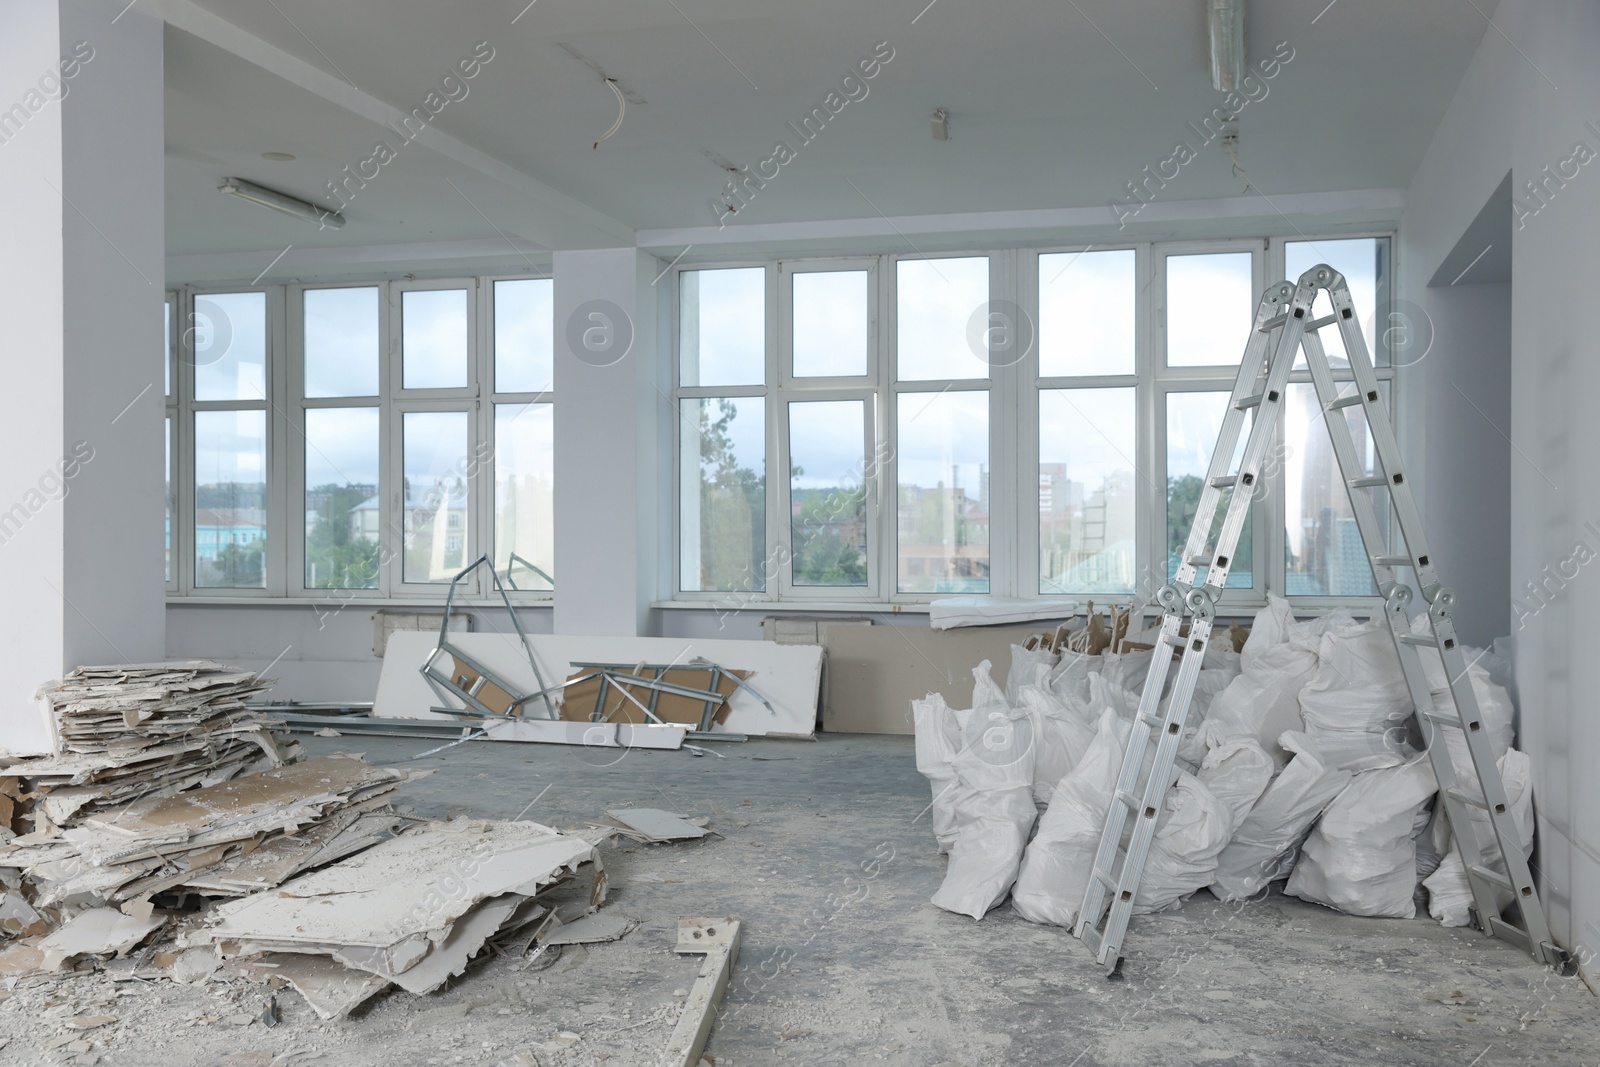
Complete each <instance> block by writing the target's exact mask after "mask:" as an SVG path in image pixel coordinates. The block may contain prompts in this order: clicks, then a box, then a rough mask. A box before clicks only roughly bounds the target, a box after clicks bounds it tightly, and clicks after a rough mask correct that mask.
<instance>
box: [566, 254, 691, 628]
mask: <svg viewBox="0 0 1600 1067" xmlns="http://www.w3.org/2000/svg"><path fill="white" fill-rule="evenodd" d="M554 261H555V333H556V347H555V353H556V365H555V395H556V407H555V468H556V469H555V522H556V542H555V547H556V551H555V579H556V594H555V632H556V633H558V634H608V635H626V636H636V635H642V634H650V633H653V632H654V631H655V622H654V618H653V613H652V611H651V609H650V603H651V601H653V600H655V599H657V598H658V597H659V596H660V595H661V592H660V588H659V576H660V574H661V573H663V572H662V567H663V566H664V561H665V559H666V547H665V545H664V543H663V537H664V534H663V533H662V529H663V523H662V519H661V516H662V515H663V514H664V512H663V501H664V500H665V497H666V494H667V493H668V492H669V491H670V465H669V464H670V450H669V449H667V448H664V447H663V445H662V442H661V429H662V426H663V425H664V424H665V423H664V414H663V413H665V414H666V415H670V412H671V402H670V399H669V398H670V396H671V390H670V389H669V388H668V385H667V381H666V378H665V375H664V372H663V369H662V368H663V366H664V364H665V362H667V361H666V359H665V356H664V354H663V353H661V352H659V351H658V348H659V346H658V344H657V321H656V318H657V314H658V304H657V295H658V288H659V287H658V285H657V283H656V281H655V279H656V274H657V272H658V271H660V269H661V265H660V264H659V263H658V262H657V261H656V259H655V258H654V257H653V256H649V255H646V254H644V253H641V252H638V251H636V250H635V249H632V248H621V249H600V250H594V251H584V252H557V253H556V254H555V257H554ZM661 284H665V281H664V280H663V282H662V283H661Z"/></svg>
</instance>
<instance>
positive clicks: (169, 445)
mask: <svg viewBox="0 0 1600 1067" xmlns="http://www.w3.org/2000/svg"><path fill="white" fill-rule="evenodd" d="M166 433H167V485H166V496H167V539H166V546H167V548H166V565H167V569H166V574H167V581H169V582H170V581H172V416H171V415H168V416H167V419H166Z"/></svg>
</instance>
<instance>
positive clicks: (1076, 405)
mask: <svg viewBox="0 0 1600 1067" xmlns="http://www.w3.org/2000/svg"><path fill="white" fill-rule="evenodd" d="M1390 245H1391V242H1390V238H1389V237H1388V236H1383V235H1379V236H1362V237H1339V238H1329V239H1318V240H1281V239H1271V240H1267V239H1259V240H1247V241H1227V242H1210V243H1206V244H1190V243H1186V244H1154V245H1151V244H1143V245H1137V246H1129V247H1121V248H1118V247H1093V246H1091V247H1089V248H1076V249H1064V250H1059V251H1056V250H1048V251H1036V250H1017V249H1010V250H1002V251H989V252H984V253H972V254H962V255H951V254H940V255H937V256H922V255H914V254H913V255H885V256H875V257H869V258H862V259H840V260H816V259H811V260H796V261H787V260H784V261H778V262H762V263H737V264H715V265H684V266H680V267H678V268H677V269H676V271H675V278H676V286H677V294H676V301H675V307H676V317H675V331H676V338H675V346H674V348H675V352H676V364H675V369H676V375H677V377H676V382H675V388H676V400H677V404H678V405H679V414H680V416H681V419H680V422H679V433H678V462H677V498H678V509H677V523H676V534H675V536H676V546H675V548H676V553H675V554H676V559H677V585H676V595H677V597H678V598H679V599H683V600H696V599H705V600H712V601H718V602H729V601H737V602H745V601H753V600H773V599H792V600H799V601H810V602H813V603H817V602H821V601H832V602H841V603H845V604H851V603H856V602H867V603H886V602H896V601H921V600H927V599H930V598H933V597H937V596H943V595H961V594H991V595H997V596H1023V597H1029V596H1056V595H1065V596H1096V595H1099V596H1104V597H1108V598H1109V597H1112V596H1115V597H1123V596H1130V595H1143V596H1148V595H1150V594H1152V593H1153V592H1154V591H1155V589H1157V588H1159V586H1160V585H1161V584H1163V583H1164V582H1165V581H1166V580H1167V579H1168V578H1169V577H1170V575H1171V574H1172V573H1173V572H1174V571H1175V570H1176V567H1177V562H1178V554H1179V553H1180V552H1181V551H1182V548H1183V543H1184V541H1185V539H1186V538H1187V536H1188V531H1189V525H1190V523H1191V521H1192V519H1193V515H1194V510H1195V507H1196V504H1197V502H1198V499H1199V495H1200V488H1201V483H1202V481H1203V478H1204V475H1205V472H1206V468H1207V466H1208V464H1209V461H1210V458H1211V451H1212V448H1213V446H1214V443H1215V439H1216V436H1217V433H1218V430H1219V429H1220V426H1221V422H1222V417H1223V414H1224V412H1225V410H1226V408H1227V401H1228V396H1229V392H1230V390H1231V389H1232V387H1233V381H1234V376H1235V374H1236V373H1237V369H1238V364H1239V360H1240V357H1241V355H1242V353H1243V351H1244V345H1245V342H1246V340H1247V338H1248V337H1249V334H1250V329H1251V325H1252V323H1253V321H1254V317H1255V311H1256V306H1257V302H1258V300H1259V297H1260V294H1261V293H1262V291H1263V290H1264V289H1265V288H1266V286H1267V285H1268V284H1269V282H1273V281H1276V280H1277V279H1280V278H1283V277H1288V278H1290V279H1295V278H1298V277H1299V275H1300V274H1301V273H1302V272H1304V271H1305V270H1306V269H1308V268H1309V267H1311V266H1313V265H1315V264H1317V263H1319V262H1327V263H1330V264H1331V265H1332V266H1334V267H1335V268H1336V269H1338V270H1340V271H1341V272H1343V273H1344V275H1345V277H1346V278H1347V280H1348V282H1349V284H1350V288H1351V293H1352V297H1353V299H1354V302H1355V307H1356V309H1357V311H1358V313H1359V315H1360V317H1361V319H1362V325H1363V328H1364V334H1365V338H1366V342H1367V347H1368V350H1369V353H1370V354H1371V356H1372V358H1373V359H1374V361H1375V363H1376V364H1377V367H1378V376H1379V378H1380V380H1381V381H1382V387H1383V388H1384V389H1385V390H1386V398H1387V399H1388V400H1389V401H1390V403H1391V410H1392V403H1393V400H1394V391H1393V388H1394V381H1393V379H1394V376H1395V369H1394V367H1393V362H1394V360H1393V359H1392V357H1391V353H1390V352H1389V351H1388V345H1389V344H1390V343H1391V340H1392V337H1391V334H1392V331H1390V330H1388V329H1386V328H1380V324H1387V323H1388V321H1389V314H1390V305H1391V302H1392V282H1391V279H1392V276H1393V271H1392V269H1391V265H1390V254H1391V248H1390ZM1326 299H1327V298H1326V297H1325V296H1324V297H1321V298H1320V301H1321V304H1325V303H1326ZM1319 308H1320V309H1319V310H1318V311H1317V314H1318V315H1324V314H1327V313H1328V312H1329V310H1330V309H1328V308H1327V307H1325V306H1321V305H1320V304H1319ZM1322 337H1323V341H1324V344H1325V345H1326V347H1327V350H1328V354H1329V358H1330V363H1331V364H1332V366H1333V368H1334V376H1335V378H1336V379H1338V380H1339V381H1341V382H1349V381H1350V379H1351V375H1350V373H1349V371H1348V362H1347V360H1346V359H1345V356H1344V349H1343V344H1342V341H1341V339H1340V337H1339V334H1338V331H1337V330H1335V329H1326V330H1324V331H1322ZM1346 388H1347V389H1353V384H1351V385H1349V386H1347V387H1346ZM1287 399H1288V403H1287V405H1286V410H1285V411H1284V413H1283V415H1282V418H1281V420H1280V424H1279V425H1278V426H1277V427H1275V439H1274V441H1273V448H1272V452H1271V458H1270V460H1269V468H1268V469H1269V473H1270V474H1271V477H1270V478H1268V479H1264V480H1263V481H1264V482H1265V484H1264V485H1263V486H1262V487H1261V489H1260V490H1258V496H1257V499H1255V500H1254V501H1253V503H1252V506H1251V512H1250V519H1249V522H1248V523H1247V525H1246V527H1245V531H1244V534H1243V537H1242V539H1241V542H1240V544H1239V547H1238V549H1237V550H1236V553H1235V560H1236V562H1235V564H1234V566H1233V568H1232V571H1231V573H1230V576H1229V583H1228V584H1229V593H1228V597H1227V601H1231V602H1232V603H1234V604H1236V605H1239V606H1244V605H1245V604H1248V603H1252V602H1260V601H1261V600H1262V599H1263V598H1264V596H1265V594H1266V593H1267V592H1268V591H1272V592H1275V593H1280V594H1285V595H1288V596H1294V597H1302V598H1307V599H1306V601H1305V603H1307V604H1308V605H1309V604H1311V603H1312V602H1313V600H1314V599H1316V598H1323V599H1329V600H1332V599H1342V598H1349V597H1364V596H1370V595H1372V594H1373V589H1372V582H1371V575H1370V570H1369V568H1368V565H1367V562H1366V557H1365V554H1364V552H1363V550H1362V546H1361V542H1360V536H1359V533H1358V531H1357V529H1356V524H1355V519H1354V515H1353V513H1352V511H1351V508H1350V504H1349V500H1348V498H1347V496H1346V494H1345V490H1344V483H1343V481H1342V480H1341V479H1340V477H1339V472H1338V469H1337V465H1336V463H1335V461H1334V457H1333V453H1332V450H1331V447H1330V445H1329V441H1328V435H1327V431H1326V428H1325V426H1324V424H1323V419H1322V411H1321V408H1320V406H1319V405H1318V403H1317V399H1316V395H1315V391H1314V389H1313V387H1312V385H1311V381H1310V375H1309V372H1308V371H1307V370H1305V369H1304V361H1303V357H1302V359H1301V361H1300V362H1299V364H1298V365H1297V369H1296V371H1295V372H1294V374H1293V376H1292V384H1291V386H1290V390H1289V395H1288V398H1287ZM1345 410H1346V411H1349V412H1351V426H1352V430H1353V431H1354V432H1355V435H1356V441H1357V445H1358V448H1361V447H1362V446H1363V445H1364V443H1365V442H1366V441H1367V435H1366V432H1365V426H1364V425H1361V419H1362V416H1361V415H1360V411H1361V409H1360V408H1359V407H1355V408H1347V409H1345ZM1241 444H1242V442H1241ZM1369 452H1370V449H1369ZM1368 462H1369V464H1370V462H1371V456H1370V455H1369V456H1368ZM1370 491H1371V492H1377V493H1381V492H1382V490H1381V489H1379V490H1370ZM1378 503H1380V504H1381V503H1382V502H1381V501H1378ZM1379 510H1380V514H1386V513H1387V509H1386V508H1382V507H1380V509H1379ZM1262 531H1267V533H1266V534H1263V533H1262Z"/></svg>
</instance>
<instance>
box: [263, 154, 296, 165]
mask: <svg viewBox="0 0 1600 1067" xmlns="http://www.w3.org/2000/svg"><path fill="white" fill-rule="evenodd" d="M261 158H262V159H265V160H269V161H271V162H273V163H293V162H294V154H293V153H291V152H263V153H261Z"/></svg>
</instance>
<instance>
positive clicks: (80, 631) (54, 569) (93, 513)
mask: <svg viewBox="0 0 1600 1067" xmlns="http://www.w3.org/2000/svg"><path fill="white" fill-rule="evenodd" d="M122 9H123V4H121V3H112V2H99V0H29V2H28V3H8V4H4V5H0V203H3V204H5V205H6V221H5V228H6V234H5V240H4V243H3V244H0V300H3V301H4V303H5V315H4V321H5V334H4V339H3V341H0V345H3V349H0V350H3V352H4V360H3V366H4V368H5V372H6V388H5V390H4V392H3V393H0V396H3V397H4V400H3V401H0V403H3V406H4V416H3V417H0V457H3V461H0V749H5V750H9V751H14V752H33V751H41V750H44V749H46V748H48V746H49V743H50V739H49V730H48V723H47V720H46V718H45V716H44V715H43V714H42V712H41V710H40V709H39V707H38V705H37V704H36V703H35V702H34V701H33V694H34V691H35V690H36V689H37V688H38V686H39V685H40V684H41V683H43V682H46V681H48V680H50V679H52V678H57V677H60V675H61V674H62V673H63V672H64V671H65V670H68V669H70V668H72V667H74V666H78V665H80V664H85V663H116V662H137V661H147V660H156V659H160V658H162V656H163V655H164V653H165V642H166V638H165V634H166V631H165V621H164V614H165V608H164V596H165V589H164V580H163V574H162V570H163V568H162V512H163V507H164V503H163V501H164V474H163V455H164V444H163V439H162V427H163V421H162V420H163V405H162V390H163V387H162V359H163V354H162V347H163V346H162V322H161V314H162V293H163V267H164V256H165V238H164V234H163V202H164V201H163V188H162V180H163V167H164V163H163V144H162V29H163V28H162V24H161V22H160V21H159V20H158V19H153V18H151V17H149V16H147V15H144V14H142V13H140V12H139V11H138V10H137V9H133V10H129V11H126V12H123V11H122ZM119 12H121V14H120V16H119Z"/></svg>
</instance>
